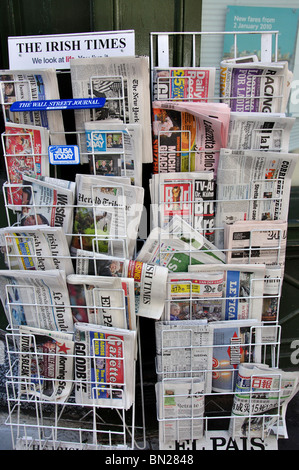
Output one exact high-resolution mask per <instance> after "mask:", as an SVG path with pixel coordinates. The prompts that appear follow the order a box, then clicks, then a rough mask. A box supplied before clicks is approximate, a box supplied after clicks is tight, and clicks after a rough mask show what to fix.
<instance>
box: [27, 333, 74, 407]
mask: <svg viewBox="0 0 299 470" xmlns="http://www.w3.org/2000/svg"><path fill="white" fill-rule="evenodd" d="M19 335H20V338H19V344H20V349H19V353H20V359H19V377H20V378H19V381H20V389H19V393H20V396H22V395H25V396H26V397H27V400H28V397H30V396H34V397H38V398H39V399H40V400H44V401H51V402H59V403H64V402H65V401H66V400H67V399H68V397H69V395H70V394H71V391H72V389H73V380H74V341H73V335H72V334H68V333H62V332H59V331H49V330H44V329H39V328H33V327H28V326H25V325H21V326H20V329H19Z"/></svg>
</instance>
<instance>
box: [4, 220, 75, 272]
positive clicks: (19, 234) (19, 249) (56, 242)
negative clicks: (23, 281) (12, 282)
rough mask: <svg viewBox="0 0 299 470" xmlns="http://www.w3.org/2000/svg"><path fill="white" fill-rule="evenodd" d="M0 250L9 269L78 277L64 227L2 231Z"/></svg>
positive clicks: (30, 227) (23, 228)
mask: <svg viewBox="0 0 299 470" xmlns="http://www.w3.org/2000/svg"><path fill="white" fill-rule="evenodd" d="M0 249H1V252H2V253H3V255H4V262H5V264H6V266H7V267H8V269H24V270H35V269H36V270H41V271H46V270H49V269H60V270H64V271H65V273H66V275H68V274H72V273H74V267H73V263H72V260H71V257H70V250H69V247H68V243H67V239H66V236H65V233H64V231H63V230H62V228H61V227H49V226H47V225H31V226H29V227H18V226H15V227H14V226H13V227H5V228H1V229H0Z"/></svg>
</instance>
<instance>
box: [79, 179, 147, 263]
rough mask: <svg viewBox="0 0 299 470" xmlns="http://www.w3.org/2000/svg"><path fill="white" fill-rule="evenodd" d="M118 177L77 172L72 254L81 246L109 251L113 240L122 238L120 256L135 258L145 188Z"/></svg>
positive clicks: (90, 249) (88, 249)
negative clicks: (125, 182) (124, 182)
mask: <svg viewBox="0 0 299 470" xmlns="http://www.w3.org/2000/svg"><path fill="white" fill-rule="evenodd" d="M114 178H115V177H111V179H109V180H108V177H107V176H100V175H81V174H77V175H76V192H77V207H76V209H75V215H74V230H73V234H74V236H73V239H72V245H71V253H72V254H73V255H76V250H77V249H84V250H87V251H96V252H104V253H107V252H108V245H109V241H112V240H113V239H118V240H119V245H120V250H121V248H122V250H121V251H123V249H125V250H126V251H125V253H122V254H121V255H120V256H125V255H126V254H127V256H126V257H128V258H132V257H133V254H134V250H135V245H136V239H137V234H138V228H139V224H140V219H141V214H142V211H143V198H144V189H143V188H142V187H139V186H132V185H128V184H121V183H119V182H118V181H117V180H114Z"/></svg>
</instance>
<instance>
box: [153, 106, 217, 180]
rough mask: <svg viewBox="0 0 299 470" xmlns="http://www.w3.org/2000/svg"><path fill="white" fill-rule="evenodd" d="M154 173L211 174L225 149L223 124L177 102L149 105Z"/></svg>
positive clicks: (215, 171) (215, 169)
mask: <svg viewBox="0 0 299 470" xmlns="http://www.w3.org/2000/svg"><path fill="white" fill-rule="evenodd" d="M152 115H153V116H152V129H153V173H154V174H155V173H169V172H177V171H211V170H212V171H214V173H215V177H216V174H217V166H218V160H219V151H220V149H221V148H222V147H225V146H226V141H224V139H223V123H222V121H221V120H220V119H217V118H216V117H211V116H210V115H209V114H204V113H203V112H195V111H194V110H193V108H192V109H189V108H186V107H182V106H180V105H179V104H176V103H169V102H163V101H155V102H153V104H152Z"/></svg>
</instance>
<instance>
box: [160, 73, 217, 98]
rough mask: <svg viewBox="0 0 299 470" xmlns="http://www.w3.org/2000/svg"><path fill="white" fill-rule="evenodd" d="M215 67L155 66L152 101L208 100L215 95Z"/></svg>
mask: <svg viewBox="0 0 299 470" xmlns="http://www.w3.org/2000/svg"><path fill="white" fill-rule="evenodd" d="M215 77H216V68H215V67H190V68H188V67H169V68H160V67H155V68H154V70H153V73H152V89H153V96H152V98H153V101H159V100H160V101H164V100H180V101H189V100H192V101H195V102H196V101H200V102H204V103H206V102H208V101H209V99H213V97H214V96H215Z"/></svg>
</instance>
